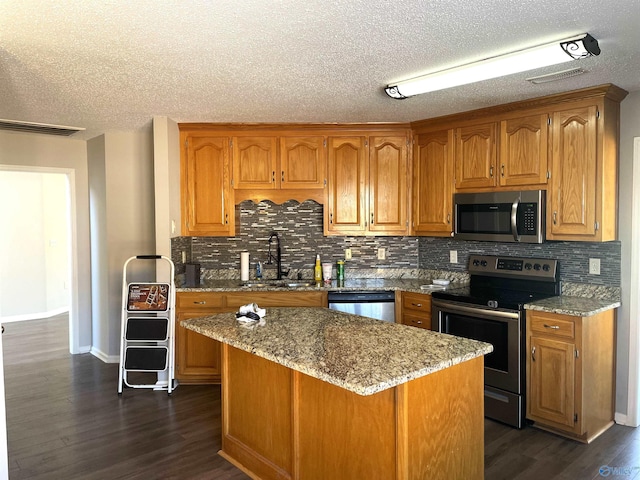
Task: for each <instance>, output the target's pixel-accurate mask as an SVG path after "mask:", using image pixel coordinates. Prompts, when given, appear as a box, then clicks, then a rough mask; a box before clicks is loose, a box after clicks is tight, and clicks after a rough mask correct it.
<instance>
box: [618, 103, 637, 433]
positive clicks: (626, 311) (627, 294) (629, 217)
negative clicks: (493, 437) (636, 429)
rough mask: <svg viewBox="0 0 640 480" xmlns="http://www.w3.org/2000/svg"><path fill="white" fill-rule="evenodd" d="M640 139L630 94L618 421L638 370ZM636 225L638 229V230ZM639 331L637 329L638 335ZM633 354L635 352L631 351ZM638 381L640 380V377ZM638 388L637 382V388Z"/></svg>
mask: <svg viewBox="0 0 640 480" xmlns="http://www.w3.org/2000/svg"><path fill="white" fill-rule="evenodd" d="M634 137H640V92H633V93H630V94H629V95H628V96H627V98H625V99H624V100H623V101H622V104H621V105H620V174H619V175H620V177H619V204H620V207H619V214H618V236H619V238H620V241H621V243H622V248H621V255H622V259H623V262H622V269H621V270H622V271H621V287H622V302H621V303H622V306H621V307H620V309H619V310H618V321H617V327H618V330H617V335H618V345H617V347H618V348H617V373H616V412H617V414H618V415H617V419H619V420H620V421H622V422H624V421H625V419H624V417H626V415H627V414H628V413H629V412H628V411H627V410H628V401H629V388H630V387H631V388H634V385H633V383H634V382H633V380H632V382H631V384H630V382H629V378H630V376H629V375H630V371H631V372H632V373H633V372H634V371H635V373H633V376H637V370H636V369H635V368H631V369H630V349H629V347H630V341H635V342H636V343H637V340H638V339H637V338H635V339H632V338H630V332H631V331H632V328H631V326H632V325H635V326H637V325H638V321H639V320H638V314H639V313H640V312H638V311H637V310H636V309H635V308H633V304H634V302H636V301H637V296H638V293H639V292H637V291H635V292H634V291H631V284H632V278H635V279H636V280H637V278H638V275H639V274H640V273H639V272H640V265H639V264H638V262H640V259H637V258H635V259H633V260H635V262H632V261H631V260H632V256H631V255H632V246H633V242H639V241H640V238H638V235H639V234H640V229H639V228H638V222H639V220H640V212H638V211H634V209H633V208H632V206H633V203H632V201H633V197H634V191H636V192H637V191H640V184H635V185H634V172H635V177H636V178H637V177H638V174H637V170H638V169H639V168H640V165H634V162H633V139H634ZM634 226H635V229H634ZM637 331H638V330H637V329H636V330H635V332H637ZM631 353H633V352H631ZM631 361H632V362H633V363H634V364H636V365H637V362H638V358H637V357H635V358H634V357H633V356H632V358H631ZM636 378H637V377H636ZM635 386H637V383H636V385H635Z"/></svg>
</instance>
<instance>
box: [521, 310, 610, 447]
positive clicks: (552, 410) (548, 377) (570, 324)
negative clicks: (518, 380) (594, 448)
mask: <svg viewBox="0 0 640 480" xmlns="http://www.w3.org/2000/svg"><path fill="white" fill-rule="evenodd" d="M527 332H528V333H527V351H528V357H527V418H528V419H530V420H533V421H534V422H535V425H536V426H537V427H540V428H542V429H545V430H549V431H552V432H554V433H557V434H560V435H563V436H566V437H570V438H573V439H574V440H578V441H581V442H585V443H589V442H590V441H591V440H593V439H594V438H595V437H597V436H598V435H600V434H601V433H602V432H603V431H605V430H606V429H607V428H609V427H610V426H611V425H613V418H614V408H615V404H614V401H615V389H614V386H615V313H614V310H608V311H605V312H602V313H598V314H596V315H592V316H589V317H574V316H569V315H558V314H554V313H547V312H539V311H533V310H529V311H528V312H527Z"/></svg>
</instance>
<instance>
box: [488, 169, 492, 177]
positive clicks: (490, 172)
mask: <svg viewBox="0 0 640 480" xmlns="http://www.w3.org/2000/svg"><path fill="white" fill-rule="evenodd" d="M489 176H490V177H493V167H489Z"/></svg>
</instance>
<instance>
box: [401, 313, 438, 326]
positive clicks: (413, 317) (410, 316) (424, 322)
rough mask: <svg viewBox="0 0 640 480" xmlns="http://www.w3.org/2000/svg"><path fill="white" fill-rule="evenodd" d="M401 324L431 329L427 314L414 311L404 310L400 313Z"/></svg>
mask: <svg viewBox="0 0 640 480" xmlns="http://www.w3.org/2000/svg"><path fill="white" fill-rule="evenodd" d="M402 324H403V325H409V326H410V327H418V328H424V329H425V330H431V317H430V316H428V315H418V314H415V313H407V312H404V313H403V314H402Z"/></svg>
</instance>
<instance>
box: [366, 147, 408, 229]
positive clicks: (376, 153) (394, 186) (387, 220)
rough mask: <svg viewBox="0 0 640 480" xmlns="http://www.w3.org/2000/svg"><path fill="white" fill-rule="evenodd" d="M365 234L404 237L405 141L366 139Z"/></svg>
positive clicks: (405, 215)
mask: <svg viewBox="0 0 640 480" xmlns="http://www.w3.org/2000/svg"><path fill="white" fill-rule="evenodd" d="M369 144H370V145H369V231H371V232H385V233H390V234H394V235H406V234H407V232H408V221H407V197H408V195H409V192H408V191H407V138H406V137H404V136H397V137H395V136H394V137H370V139H369Z"/></svg>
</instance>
